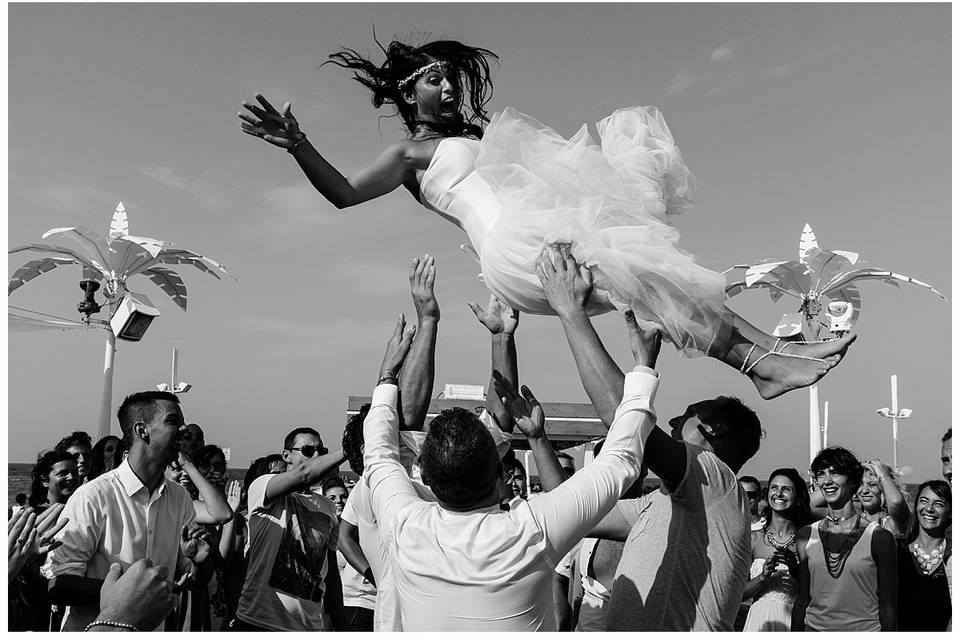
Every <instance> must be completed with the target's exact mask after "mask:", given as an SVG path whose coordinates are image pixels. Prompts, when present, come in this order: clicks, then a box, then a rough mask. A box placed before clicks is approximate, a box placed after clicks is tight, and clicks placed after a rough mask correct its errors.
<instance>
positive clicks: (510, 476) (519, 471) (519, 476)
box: [504, 458, 527, 500]
mask: <svg viewBox="0 0 960 640" xmlns="http://www.w3.org/2000/svg"><path fill="white" fill-rule="evenodd" d="M504 471H505V472H506V473H505V475H504V481H505V482H506V483H507V488H508V489H509V490H510V491H511V492H512V497H514V498H522V499H524V500H526V499H527V470H526V469H525V468H524V467H523V463H521V462H520V461H519V460H517V459H516V458H513V460H511V461H510V462H509V463H508V464H504Z"/></svg>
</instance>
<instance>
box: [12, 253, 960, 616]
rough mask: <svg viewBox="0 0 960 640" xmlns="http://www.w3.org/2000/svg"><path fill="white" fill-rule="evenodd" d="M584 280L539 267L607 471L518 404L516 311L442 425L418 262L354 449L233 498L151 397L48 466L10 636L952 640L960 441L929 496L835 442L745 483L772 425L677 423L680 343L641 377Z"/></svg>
mask: <svg viewBox="0 0 960 640" xmlns="http://www.w3.org/2000/svg"><path fill="white" fill-rule="evenodd" d="M578 267H579V265H577V263H576V261H575V260H574V258H573V257H572V256H571V255H570V253H569V251H568V250H566V249H565V248H564V247H562V246H560V247H550V248H548V249H547V250H545V252H544V254H543V256H542V259H541V262H540V264H539V268H538V273H539V277H540V279H541V282H542V285H543V289H544V291H545V293H546V295H547V296H548V297H549V300H550V303H551V304H552V305H553V308H554V310H555V311H556V313H557V315H558V316H559V317H560V319H561V324H562V326H563V330H564V332H565V335H566V337H567V339H568V342H569V345H570V347H571V350H572V352H573V356H574V360H575V362H576V365H577V369H578V371H579V373H580V376H581V380H582V382H583V384H584V387H585V389H586V392H587V394H588V396H589V398H590V400H591V402H592V404H593V406H594V408H595V410H596V412H597V415H598V416H599V418H600V420H601V421H602V422H603V424H604V425H605V426H606V427H607V429H608V433H607V436H606V438H605V439H604V440H603V441H601V442H598V443H596V444H595V447H594V455H593V456H592V460H590V461H589V463H588V464H584V465H582V467H581V468H579V469H577V465H576V462H575V460H574V459H573V458H572V457H571V456H570V455H568V454H565V453H562V452H559V453H558V452H556V451H555V450H554V449H553V447H552V446H551V444H550V441H549V439H548V437H547V433H546V431H545V427H544V423H545V416H544V412H543V409H542V407H541V405H540V403H539V402H538V401H537V398H536V396H535V395H534V393H533V391H532V390H530V389H529V388H528V387H526V386H525V385H519V384H518V382H519V373H518V362H517V347H516V340H517V328H518V323H519V313H518V312H517V311H516V310H514V309H511V308H509V307H507V306H506V305H505V304H503V303H502V302H500V301H499V300H498V299H496V298H495V297H492V298H491V300H490V302H489V304H488V305H487V306H486V307H481V306H480V305H476V304H472V305H471V308H472V309H473V311H474V313H475V314H476V316H477V319H478V320H479V321H480V324H481V325H482V326H483V327H484V328H485V329H486V332H487V334H488V335H489V339H490V342H491V353H492V362H491V368H490V386H489V392H488V394H487V399H486V405H485V410H484V411H483V412H482V413H481V414H480V415H477V414H476V413H474V412H472V411H468V410H466V409H448V410H445V411H443V412H441V413H440V414H439V415H438V416H437V417H435V418H433V419H432V420H429V421H427V420H426V415H427V409H428V406H429V402H430V398H431V396H432V391H433V382H434V381H433V375H434V374H433V372H434V357H435V350H436V344H437V331H438V327H439V320H440V307H439V304H438V302H437V298H436V296H435V294H434V288H433V283H434V279H435V275H436V266H435V264H434V260H433V258H431V257H429V256H426V257H424V258H418V259H416V260H414V262H413V266H412V268H411V271H410V274H409V282H410V287H411V292H412V296H413V300H414V304H415V307H416V313H417V321H416V323H412V322H411V323H409V324H408V323H407V322H406V320H405V318H404V317H403V316H402V315H401V316H400V318H399V319H398V321H397V324H396V327H395V331H394V333H393V335H392V336H391V338H390V340H389V341H388V344H387V348H386V353H385V355H384V359H383V361H382V363H381V365H380V368H379V369H378V370H377V372H376V373H377V378H376V384H375V385H374V389H373V394H372V400H371V402H370V403H369V404H368V405H365V406H364V407H363V408H362V410H361V411H360V412H359V413H358V414H357V415H355V416H352V417H351V418H350V419H349V420H348V421H347V423H346V426H345V428H344V431H343V438H342V448H341V449H339V450H336V451H332V452H331V451H329V450H328V449H327V447H326V446H325V445H324V443H323V441H322V439H321V437H320V435H319V433H318V432H317V430H316V429H314V428H312V427H306V426H299V427H296V428H294V429H292V430H291V431H290V432H289V433H287V435H286V437H285V438H284V439H283V441H282V442H281V441H279V438H278V441H277V443H276V444H277V447H278V449H279V450H280V453H271V454H269V455H266V456H263V457H260V458H257V459H256V460H254V461H253V462H252V463H251V465H250V468H249V469H248V471H247V473H246V475H245V477H244V479H243V481H242V483H241V482H237V481H234V482H229V483H228V482H227V480H226V463H227V460H226V457H225V455H224V452H223V450H222V449H220V448H219V447H218V446H216V445H214V444H206V442H205V438H204V433H203V430H202V429H201V427H200V426H199V425H197V424H187V423H186V422H185V420H184V416H183V412H182V409H181V407H180V402H179V399H178V397H177V396H176V395H173V394H170V393H167V392H162V391H144V392H140V393H135V394H132V395H130V396H128V397H127V398H126V399H124V401H123V403H122V404H121V405H120V407H119V409H118V412H117V418H118V422H119V426H120V431H121V434H122V435H121V436H120V437H117V436H107V437H105V438H103V439H101V440H100V441H98V442H97V443H96V444H93V443H92V442H91V439H90V437H89V436H88V435H87V434H86V433H84V432H80V431H77V432H74V433H71V434H70V435H68V436H66V437H64V438H63V439H62V440H61V441H60V442H58V443H57V444H56V446H54V447H53V448H52V449H51V450H49V451H44V452H42V453H41V454H40V455H39V456H38V458H37V462H36V465H35V467H34V469H33V474H32V482H33V486H32V488H31V491H30V494H29V497H28V498H27V499H26V500H25V502H26V504H23V505H15V506H14V507H12V508H11V510H10V511H11V514H10V518H9V523H8V550H9V558H8V560H9V563H8V584H9V587H10V591H9V593H10V600H9V629H10V630H58V629H62V630H68V631H79V630H108V631H116V630H130V631H132V630H154V629H165V630H189V631H222V630H247V631H255V630H275V631H320V630H328V631H329V630H350V631H401V630H402V631H420V630H479V631H501V630H514V631H518V630H531V631H532V630H541V631H553V630H559V631H599V630H618V631H619V630H663V631H687V630H713V631H730V630H735V629H736V630H741V629H742V630H745V631H779V630H790V629H793V630H814V631H833V630H864V631H866V630H894V629H899V630H930V631H935V630H940V631H942V630H946V629H948V628H949V625H950V601H951V589H950V574H951V566H952V553H951V535H950V517H951V505H952V503H951V487H950V481H951V479H952V469H951V466H952V448H951V444H952V432H951V431H950V430H948V431H947V433H946V434H945V435H944V436H943V439H942V443H941V461H942V467H943V477H944V480H940V479H935V480H929V481H927V482H924V483H923V484H921V485H920V487H919V489H918V490H917V492H916V495H914V496H912V497H909V496H908V495H907V493H906V492H905V490H904V488H903V485H902V484H901V483H900V482H899V479H898V476H897V472H896V471H895V470H894V469H891V468H890V467H889V466H887V465H885V464H884V463H882V462H881V461H879V460H861V459H859V458H858V457H857V456H856V455H854V454H853V453H852V452H851V451H849V450H847V449H845V448H842V447H837V446H833V447H829V448H826V449H824V450H822V451H821V452H820V453H819V454H818V455H817V456H816V457H815V458H814V460H813V462H812V464H811V465H810V468H809V480H806V479H805V478H804V475H805V472H801V471H800V470H798V469H796V468H791V467H783V468H778V469H775V470H774V471H772V472H771V473H770V474H769V476H768V478H767V481H766V483H765V484H764V483H761V482H760V480H758V479H757V478H755V477H753V476H746V475H741V476H740V477H738V476H737V474H738V473H739V472H740V470H741V469H742V468H743V466H744V465H745V463H747V462H748V461H749V460H750V459H751V458H752V457H753V456H754V455H755V454H756V453H757V451H758V450H759V449H760V446H761V425H760V421H759V419H758V418H757V415H756V414H755V413H754V412H753V411H752V410H751V409H749V408H748V407H747V406H746V405H744V404H743V403H742V402H741V401H740V400H737V399H735V398H730V397H717V398H713V399H706V400H699V401H691V402H690V404H689V405H688V406H687V407H686V408H685V410H684V411H683V412H682V413H681V414H680V415H679V416H677V417H674V418H672V419H670V420H668V421H666V425H667V426H668V428H667V429H661V428H660V427H659V426H657V424H658V418H657V415H656V413H655V411H654V400H655V396H656V391H657V386H658V383H659V374H658V373H657V371H656V363H657V356H658V353H659V350H660V333H659V331H658V330H656V329H643V328H641V327H640V326H639V324H638V323H637V321H636V319H635V318H634V317H633V316H632V314H631V313H629V312H627V313H626V314H625V325H626V330H627V334H628V340H629V344H630V348H631V351H632V354H633V358H634V364H635V366H634V368H633V369H632V370H630V371H628V372H626V373H624V372H622V371H621V370H620V369H619V368H618V367H617V365H616V364H615V363H614V361H613V359H612V358H611V357H610V355H609V353H608V352H607V350H606V348H605V347H604V345H603V344H602V342H601V341H600V338H599V337H598V335H597V333H596V332H595V331H594V329H593V326H592V324H591V321H590V319H589V317H588V315H587V311H586V305H585V302H586V300H587V299H588V297H589V295H590V286H589V283H588V282H587V281H585V280H584V278H583V277H582V274H583V272H582V271H581V270H580V269H579V268H578ZM370 371H371V380H373V373H374V371H373V367H372V366H371V368H370ZM517 431H519V433H520V434H522V436H523V437H524V438H525V439H526V444H527V446H528V447H529V449H530V451H531V452H532V455H533V458H534V460H535V462H536V466H537V470H538V473H539V483H538V484H539V485H540V489H541V490H540V491H530V487H529V486H528V484H529V479H528V477H527V474H526V470H525V469H524V467H523V465H522V464H521V463H520V462H519V460H518V459H517V457H516V455H515V453H514V451H513V449H512V446H511V438H512V437H513V434H514V433H515V432H517ZM344 462H346V463H348V465H349V467H350V468H351V470H352V471H353V472H354V473H355V474H357V476H359V480H357V481H356V482H355V483H353V482H349V483H348V482H345V481H344V477H343V476H342V475H341V474H340V471H339V469H340V466H341V465H342V464H343V463H344ZM648 471H652V472H653V473H654V474H655V475H656V477H657V478H658V479H659V483H660V485H659V487H658V488H652V483H647V484H645V483H644V479H645V478H646V476H647V474H648Z"/></svg>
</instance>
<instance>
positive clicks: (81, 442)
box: [54, 431, 93, 484]
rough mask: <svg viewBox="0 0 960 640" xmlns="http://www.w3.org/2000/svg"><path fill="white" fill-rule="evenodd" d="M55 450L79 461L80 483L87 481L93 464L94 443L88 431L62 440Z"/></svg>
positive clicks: (77, 432) (79, 432)
mask: <svg viewBox="0 0 960 640" xmlns="http://www.w3.org/2000/svg"><path fill="white" fill-rule="evenodd" d="M54 450H55V451H65V452H66V453H69V454H70V455H72V456H73V457H74V458H75V459H76V461H77V475H78V476H80V483H81V484H82V483H84V482H86V481H87V476H89V475H90V465H91V464H92V463H93V441H92V440H91V439H90V434H88V433H87V432H86V431H74V432H73V433H71V434H70V435H68V436H67V437H65V438H63V439H62V440H60V442H58V443H57V446H55V447H54Z"/></svg>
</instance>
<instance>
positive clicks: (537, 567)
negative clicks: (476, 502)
mask: <svg viewBox="0 0 960 640" xmlns="http://www.w3.org/2000/svg"><path fill="white" fill-rule="evenodd" d="M537 497H538V496H534V498H533V499H532V500H536V499H537ZM510 507H511V509H510V511H502V510H501V509H500V506H499V505H494V506H491V507H487V508H485V509H480V510H477V511H470V512H463V513H460V512H454V511H449V510H446V509H444V508H443V507H441V506H440V505H439V504H437V503H430V502H418V503H414V504H413V505H410V506H409V507H407V508H406V509H404V510H403V511H402V512H401V513H400V514H399V517H398V518H397V520H396V522H395V526H394V527H393V528H392V529H391V530H390V532H389V534H388V535H389V536H390V537H389V538H388V539H387V544H388V546H389V549H390V555H391V556H392V558H391V559H392V561H393V570H394V573H395V576H396V578H395V580H396V585H397V591H398V597H399V600H400V604H401V611H402V612H403V629H404V631H417V630H431V629H451V630H452V629H469V630H472V631H505V630H506V631H520V630H526V631H555V630H556V618H555V614H554V611H553V592H552V590H551V579H552V575H553V569H554V567H555V566H556V564H557V562H558V561H559V560H560V558H562V557H563V553H565V552H566V551H567V550H569V549H563V552H561V551H560V550H559V549H551V548H548V545H547V539H546V537H545V536H544V532H543V529H542V527H541V525H540V524H539V522H538V520H539V518H538V516H537V515H535V513H534V512H533V510H532V509H531V506H530V504H528V503H527V502H525V501H524V500H522V499H520V498H515V499H514V500H513V501H512V502H511V503H510ZM565 546H568V545H565Z"/></svg>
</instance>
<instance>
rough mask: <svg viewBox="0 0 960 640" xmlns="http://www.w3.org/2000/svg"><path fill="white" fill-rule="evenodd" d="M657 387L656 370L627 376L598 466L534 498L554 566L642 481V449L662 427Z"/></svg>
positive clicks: (534, 509) (532, 504) (639, 369)
mask: <svg viewBox="0 0 960 640" xmlns="http://www.w3.org/2000/svg"><path fill="white" fill-rule="evenodd" d="M658 385H659V376H658V374H657V372H656V371H654V370H653V369H650V368H648V367H642V366H638V367H636V368H635V369H634V370H633V371H631V372H630V373H628V374H627V375H626V377H625V379H624V384H623V400H622V401H621V402H620V406H619V407H617V411H616V414H615V415H614V419H613V424H612V425H611V426H610V431H609V432H608V433H607V439H606V442H605V443H604V445H603V448H602V449H601V450H600V453H599V454H597V457H596V458H595V459H594V461H593V463H592V464H590V465H588V466H586V467H584V468H583V469H580V470H579V471H577V472H576V473H575V474H573V476H572V477H570V478H569V479H568V480H566V481H565V482H564V483H563V484H561V485H560V486H559V487H557V488H556V489H554V490H553V491H550V492H548V493H541V494H538V495H536V496H533V497H532V498H531V499H530V501H529V505H530V509H531V511H532V512H533V514H534V517H535V518H536V519H537V521H538V522H539V523H540V526H541V527H542V529H543V531H544V534H545V538H546V546H547V553H548V554H549V558H550V562H551V563H553V564H556V563H558V562H559V561H560V560H561V558H562V557H563V555H564V554H565V553H567V551H569V550H570V549H571V548H572V547H573V545H575V544H576V543H577V541H578V540H580V539H581V538H582V537H583V536H584V535H586V534H587V532H589V531H590V529H592V528H593V527H594V526H595V525H596V524H597V523H598V522H599V521H600V520H601V519H602V518H603V517H604V516H605V515H606V514H607V512H608V511H610V509H611V508H613V506H614V505H616V503H617V500H618V499H619V498H620V496H621V495H622V494H623V492H624V491H626V490H627V488H629V487H630V486H631V485H632V484H633V483H634V482H635V481H636V479H637V478H638V477H640V463H641V461H642V460H643V447H644V444H645V443H646V440H647V436H649V435H650V432H651V431H652V430H653V428H654V427H655V426H656V423H657V416H656V414H655V413H654V411H653V400H654V396H655V395H656V392H657V386H658Z"/></svg>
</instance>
